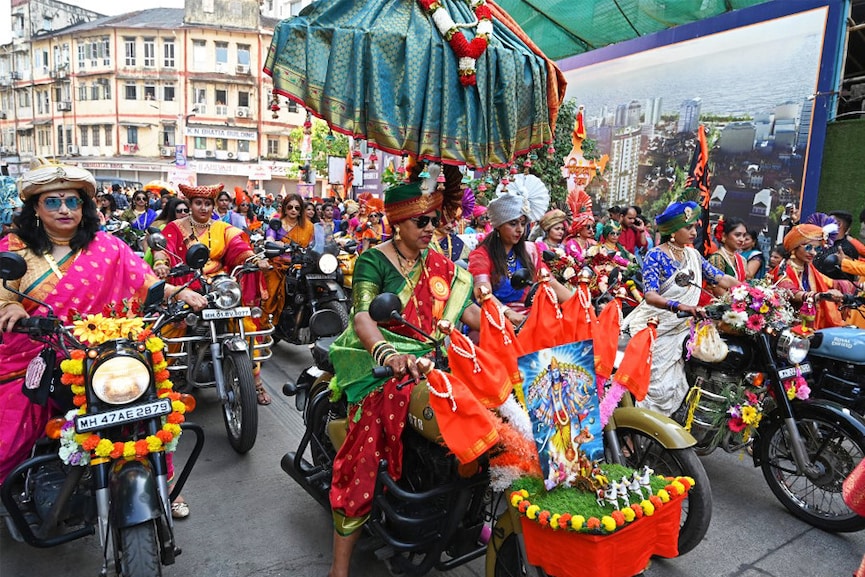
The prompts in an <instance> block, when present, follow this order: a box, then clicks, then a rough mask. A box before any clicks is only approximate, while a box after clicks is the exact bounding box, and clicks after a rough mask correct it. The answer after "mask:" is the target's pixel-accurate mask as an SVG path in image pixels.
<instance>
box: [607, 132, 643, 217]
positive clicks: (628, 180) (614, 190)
mask: <svg viewBox="0 0 865 577" xmlns="http://www.w3.org/2000/svg"><path fill="white" fill-rule="evenodd" d="M641 133H642V128H641V127H640V126H639V125H637V126H626V127H623V128H616V129H615V133H614V134H613V141H612V152H611V154H610V160H609V164H608V165H607V167H608V170H609V177H608V179H607V182H609V184H610V186H609V197H608V198H607V202H606V206H613V205H624V204H633V202H634V199H635V197H636V194H637V181H638V176H639V168H640V166H639V165H640V136H641Z"/></svg>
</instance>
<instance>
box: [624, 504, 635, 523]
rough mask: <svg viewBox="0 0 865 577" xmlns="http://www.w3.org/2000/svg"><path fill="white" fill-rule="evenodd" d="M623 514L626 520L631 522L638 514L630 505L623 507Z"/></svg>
mask: <svg viewBox="0 0 865 577" xmlns="http://www.w3.org/2000/svg"><path fill="white" fill-rule="evenodd" d="M622 516H623V517H624V518H625V521H626V522H627V523H630V522H631V521H633V520H634V517H636V516H637V514H636V513H634V510H633V509H631V508H630V507H625V508H624V509H622Z"/></svg>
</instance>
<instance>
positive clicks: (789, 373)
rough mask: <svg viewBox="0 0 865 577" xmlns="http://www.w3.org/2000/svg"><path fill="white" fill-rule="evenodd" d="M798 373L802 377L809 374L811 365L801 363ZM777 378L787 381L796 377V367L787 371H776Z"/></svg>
mask: <svg viewBox="0 0 865 577" xmlns="http://www.w3.org/2000/svg"><path fill="white" fill-rule="evenodd" d="M799 372H800V373H802V374H803V375H805V374H808V373H810V372H811V364H810V363H802V364H801V365H799ZM778 376H779V377H781V378H782V379H789V378H792V377H795V376H796V367H790V368H787V369H781V370H780V371H778Z"/></svg>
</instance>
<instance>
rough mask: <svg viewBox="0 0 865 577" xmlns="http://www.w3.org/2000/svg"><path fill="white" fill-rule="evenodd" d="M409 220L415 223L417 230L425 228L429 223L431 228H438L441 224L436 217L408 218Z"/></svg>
mask: <svg viewBox="0 0 865 577" xmlns="http://www.w3.org/2000/svg"><path fill="white" fill-rule="evenodd" d="M409 220H410V221H412V222H413V223H415V224H416V225H417V227H418V228H426V226H427V225H428V224H429V223H432V225H433V226H438V225H439V223H440V222H441V219H440V218H439V217H438V216H419V217H417V218H410V219H409Z"/></svg>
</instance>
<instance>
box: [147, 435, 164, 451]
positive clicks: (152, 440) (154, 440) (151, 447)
mask: <svg viewBox="0 0 865 577" xmlns="http://www.w3.org/2000/svg"><path fill="white" fill-rule="evenodd" d="M160 449H162V441H160V440H159V437H157V436H156V435H148V436H147V450H148V451H150V452H151V453H155V452H156V451H159V450H160Z"/></svg>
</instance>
